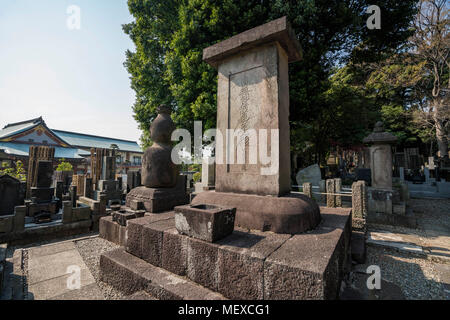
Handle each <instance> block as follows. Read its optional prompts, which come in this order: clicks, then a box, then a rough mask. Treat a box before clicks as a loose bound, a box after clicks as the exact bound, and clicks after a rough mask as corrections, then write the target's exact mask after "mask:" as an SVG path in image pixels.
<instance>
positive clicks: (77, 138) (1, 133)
mask: <svg viewBox="0 0 450 320" xmlns="http://www.w3.org/2000/svg"><path fill="white" fill-rule="evenodd" d="M40 124H42V125H44V126H45V127H46V128H47V129H48V130H50V131H51V132H53V134H54V135H55V136H56V137H58V138H59V139H61V140H62V142H64V143H67V144H69V145H70V146H72V147H73V148H67V149H72V150H78V148H106V149H108V148H111V145H113V144H115V145H117V147H118V148H119V150H120V151H129V152H137V153H142V149H141V147H140V146H139V145H138V144H137V142H136V141H129V140H122V139H114V138H107V137H101V136H95V135H90V134H83V133H76V132H69V131H63V130H54V129H49V128H48V127H47V126H46V125H45V122H44V120H43V119H42V117H39V118H36V119H31V120H27V121H22V122H16V123H11V124H8V125H6V126H5V127H4V128H3V129H1V130H0V140H1V139H5V138H8V137H11V136H14V135H16V134H19V133H22V132H25V131H27V130H30V129H33V128H34V127H36V126H38V125H40ZM5 143H6V142H5ZM24 146H26V144H15V143H8V147H9V148H10V149H11V150H15V151H14V152H19V153H20V152H22V151H21V150H23V148H24ZM27 148H28V147H27ZM61 152H62V151H61ZM26 153H27V154H28V149H27V151H26ZM69 153H70V151H69ZM14 154H16V153H14ZM83 154H86V151H84V153H83ZM17 155H21V154H17Z"/></svg>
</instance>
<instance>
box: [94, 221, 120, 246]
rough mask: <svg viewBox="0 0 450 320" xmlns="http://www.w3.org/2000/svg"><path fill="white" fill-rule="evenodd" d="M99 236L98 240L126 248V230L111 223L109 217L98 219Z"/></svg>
mask: <svg viewBox="0 0 450 320" xmlns="http://www.w3.org/2000/svg"><path fill="white" fill-rule="evenodd" d="M99 235H100V238H103V239H105V240H108V241H111V242H113V243H115V244H118V245H120V246H123V247H125V246H126V243H127V228H126V227H123V226H121V225H119V224H117V223H115V222H114V221H112V217H111V216H107V217H102V218H100V225H99Z"/></svg>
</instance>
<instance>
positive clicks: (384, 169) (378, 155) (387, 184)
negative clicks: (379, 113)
mask: <svg viewBox="0 0 450 320" xmlns="http://www.w3.org/2000/svg"><path fill="white" fill-rule="evenodd" d="M363 142H364V143H367V144H371V147H370V169H371V175H372V188H376V189H385V190H392V151H391V144H394V143H396V142H397V137H396V136H394V135H393V134H392V133H389V132H385V131H384V127H383V123H382V122H381V121H379V122H377V123H376V124H375V128H374V130H373V132H372V133H371V134H370V135H369V136H367V137H366V138H364V140H363Z"/></svg>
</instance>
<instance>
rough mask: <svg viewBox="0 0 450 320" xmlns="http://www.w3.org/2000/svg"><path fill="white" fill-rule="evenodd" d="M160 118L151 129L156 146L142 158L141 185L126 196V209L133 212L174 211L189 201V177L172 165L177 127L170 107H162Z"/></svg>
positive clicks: (159, 109) (159, 111)
mask: <svg viewBox="0 0 450 320" xmlns="http://www.w3.org/2000/svg"><path fill="white" fill-rule="evenodd" d="M157 111H158V116H157V117H156V118H155V120H154V121H153V122H152V124H151V126H150V137H151V139H152V141H153V145H152V146H151V147H149V148H148V149H147V150H146V151H145V153H144V157H143V159H142V177H141V181H142V186H141V187H137V188H134V189H132V190H131V191H130V193H129V194H128V195H127V199H126V206H127V207H129V208H131V209H133V210H141V209H145V210H146V211H147V212H152V213H157V212H163V211H166V210H171V209H173V208H174V207H175V206H177V205H182V204H186V203H188V202H189V200H188V198H189V197H188V195H187V193H186V178H185V177H184V176H180V174H179V171H178V168H177V166H176V165H175V164H174V163H173V162H172V159H171V155H172V142H171V135H172V132H173V130H175V124H174V123H173V121H172V118H171V117H170V114H171V112H172V111H171V109H170V107H169V106H166V105H160V106H159V107H158V110H157Z"/></svg>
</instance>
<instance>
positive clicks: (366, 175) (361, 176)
mask: <svg viewBox="0 0 450 320" xmlns="http://www.w3.org/2000/svg"><path fill="white" fill-rule="evenodd" d="M356 180H357V181H360V180H363V181H365V182H366V183H367V184H368V185H370V184H371V182H372V172H371V170H370V168H358V169H356Z"/></svg>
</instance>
